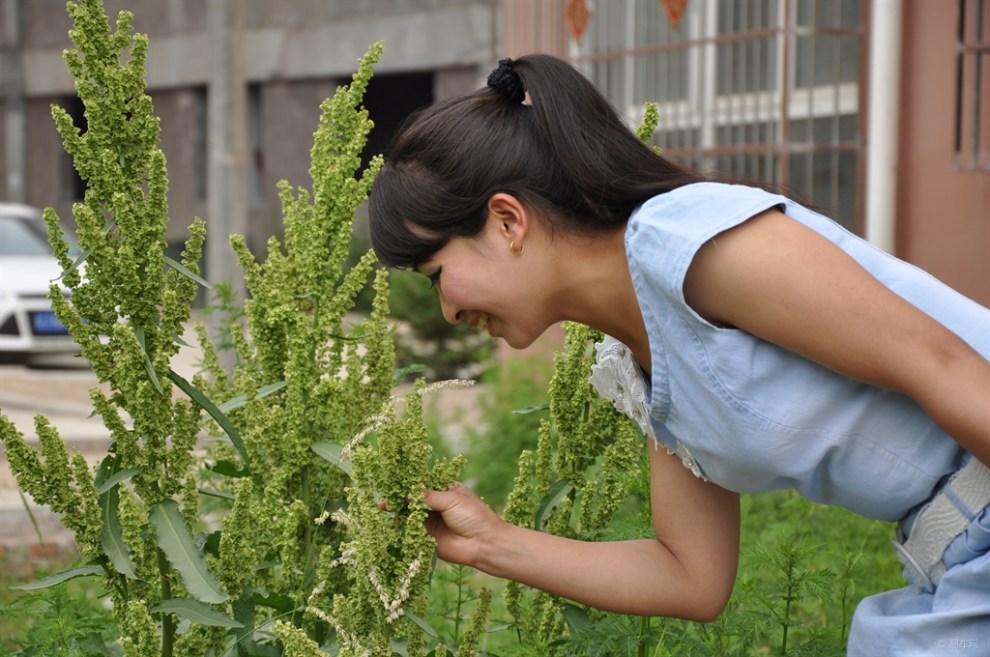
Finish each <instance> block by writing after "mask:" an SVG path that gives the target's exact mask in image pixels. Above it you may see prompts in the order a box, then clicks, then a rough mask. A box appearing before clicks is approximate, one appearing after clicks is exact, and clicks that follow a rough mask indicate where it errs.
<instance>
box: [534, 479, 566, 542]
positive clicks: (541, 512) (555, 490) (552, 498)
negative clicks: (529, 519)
mask: <svg viewBox="0 0 990 657" xmlns="http://www.w3.org/2000/svg"><path fill="white" fill-rule="evenodd" d="M573 490H574V484H571V483H569V482H568V481H567V480H565V479H561V480H560V481H558V482H556V483H554V484H553V485H552V486H550V490H548V491H547V494H546V495H544V496H543V499H542V500H540V506H539V507H537V510H536V516H535V518H534V520H533V529H537V530H539V531H543V528H544V527H545V526H546V524H547V520H549V519H550V514H551V513H553V510H554V509H556V508H557V507H558V506H560V503H561V502H563V501H564V498H565V497H567V495H569V494H570V492H571V491H573Z"/></svg>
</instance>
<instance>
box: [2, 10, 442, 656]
mask: <svg viewBox="0 0 990 657" xmlns="http://www.w3.org/2000/svg"><path fill="white" fill-rule="evenodd" d="M68 8H69V13H70V15H71V17H72V19H73V23H74V28H73V30H72V31H71V33H70V36H71V37H72V40H73V43H74V44H75V50H72V51H68V52H67V53H66V63H67V65H68V68H69V70H70V72H71V73H72V74H73V76H74V78H75V80H76V88H77V91H78V93H79V97H80V98H81V100H82V101H83V104H84V107H85V112H86V118H87V125H88V130H87V132H86V133H85V134H80V133H79V132H78V131H77V130H76V129H75V128H74V127H73V125H72V122H71V119H70V118H69V116H68V114H66V112H65V111H63V110H61V109H60V108H57V107H55V108H53V115H54V117H55V121H56V125H57V127H58V129H59V132H60V134H61V135H62V138H63V140H64V143H65V147H66V149H67V150H68V152H69V153H70V154H71V155H72V156H73V160H74V164H75V166H76V168H77V170H78V171H79V173H80V175H81V176H82V177H83V178H85V179H86V180H87V191H86V194H85V199H84V202H83V203H80V204H76V205H75V206H74V208H73V213H74V215H75V218H76V222H77V225H78V231H77V232H78V236H79V244H80V246H81V247H82V248H83V252H82V255H81V256H80V257H78V258H76V259H75V260H72V259H70V256H69V253H68V249H67V247H66V245H65V242H64V240H63V239H62V238H61V234H60V230H59V228H58V218H57V217H56V216H55V214H54V212H53V211H52V210H50V209H49V210H47V211H46V220H47V222H48V225H49V231H50V239H51V241H52V242H53V244H54V245H55V250H56V253H57V254H58V256H59V258H60V260H61V262H62V265H63V270H64V274H63V279H64V283H65V285H66V286H67V287H68V288H69V289H70V290H71V291H72V295H71V299H70V300H66V299H64V298H63V297H62V296H61V294H60V292H59V289H58V287H56V286H53V288H52V303H53V307H54V309H55V311H56V313H57V315H58V317H59V318H60V320H61V321H62V322H63V323H64V324H65V325H66V326H67V327H68V328H69V330H70V332H71V333H72V335H73V336H74V337H75V339H76V340H77V342H79V344H80V346H81V349H82V353H83V355H84V356H85V357H86V358H88V359H89V361H90V362H91V364H92V368H93V371H94V373H95V374H96V375H97V377H98V378H99V380H100V381H101V382H104V383H106V384H109V389H110V391H111V392H110V394H108V395H104V394H103V393H101V392H99V391H98V390H96V391H94V392H93V393H92V398H93V403H94V407H95V409H96V412H97V413H98V414H99V415H100V416H101V417H102V418H103V420H104V423H105V424H106V426H107V430H108V432H109V434H110V436H111V439H112V443H111V447H110V449H109V453H108V454H107V456H106V458H105V459H104V460H103V461H102V463H101V464H100V466H99V467H98V468H97V469H96V471H95V472H92V471H90V469H89V467H88V466H87V464H86V462H85V461H84V460H83V458H82V457H81V456H80V455H79V454H76V453H74V454H69V453H68V451H67V450H66V447H65V444H64V443H63V441H62V440H61V439H60V437H59V436H58V434H57V431H56V430H55V429H54V427H52V426H51V424H50V423H49V422H48V421H47V420H46V419H45V418H44V417H41V416H38V417H37V418H36V427H35V429H36V433H37V434H38V436H39V438H40V442H41V449H40V451H39V450H36V449H35V448H33V447H31V446H30V445H29V444H28V443H27V442H26V441H25V440H24V437H23V436H22V435H21V434H20V433H19V432H18V431H17V429H16V427H14V425H13V424H12V423H11V422H10V421H9V419H8V418H6V417H5V416H4V417H0V437H2V440H3V442H4V447H5V450H6V453H7V455H8V457H9V459H10V464H11V469H12V471H13V472H14V474H15V476H16V478H17V481H18V484H19V486H20V487H21V488H22V489H23V490H25V491H26V492H28V493H29V494H30V495H31V496H32V497H34V499H35V500H37V501H38V502H40V503H43V504H47V505H48V506H50V507H51V508H52V509H53V510H54V511H56V512H60V513H62V514H63V522H64V524H65V525H66V526H67V527H68V528H69V529H72V530H73V531H74V532H75V536H76V542H77V544H78V545H79V548H80V550H81V553H82V556H83V559H84V565H82V566H79V567H77V568H75V569H71V570H70V571H66V572H64V573H61V574H59V575H58V576H57V577H54V578H53V579H51V580H47V581H44V582H41V584H40V585H46V584H55V583H56V582H57V581H60V580H63V579H67V578H70V577H99V578H100V579H101V580H102V581H103V583H104V585H105V586H106V588H107V589H108V591H109V592H110V598H111V601H112V613H113V616H114V618H115V619H116V624H117V627H118V629H119V632H120V641H119V645H120V648H121V649H122V651H123V654H124V655H126V656H128V657H130V656H134V657H137V656H141V657H150V656H152V655H156V656H157V655H161V656H162V657H172V656H173V655H176V656H178V655H190V656H191V655H196V656H197V657H202V656H203V655H235V654H236V655H239V656H241V655H258V654H264V655H271V654H285V655H290V656H291V655H309V654H318V653H319V651H320V650H321V649H322V648H321V646H324V645H326V646H330V645H336V646H337V647H338V648H340V649H341V651H342V652H341V654H374V655H383V654H385V655H390V654H391V651H392V647H391V642H393V641H400V642H401V641H404V642H406V646H405V648H404V650H405V651H406V654H410V655H414V654H422V653H423V652H424V649H423V648H422V646H423V645H424V644H425V642H426V634H425V631H424V629H423V628H422V627H420V625H419V624H417V623H416V622H414V621H413V620H410V619H411V618H413V617H414V616H413V614H412V613H411V609H413V608H415V609H418V610H419V611H420V613H423V609H422V608H423V605H424V602H423V588H424V587H425V585H426V583H427V580H428V578H429V571H430V568H429V566H430V561H431V559H430V556H431V554H432V539H431V538H429V536H428V535H427V534H426V531H425V526H424V523H423V519H424V517H425V513H426V512H425V509H424V508H423V506H422V503H418V504H417V503H415V502H408V503H404V502H403V500H407V499H408V500H414V499H418V498H419V494H420V491H421V490H422V489H423V487H424V486H427V485H429V486H437V487H443V486H445V485H448V484H449V483H450V482H451V481H452V480H453V478H454V477H456V476H458V474H459V463H456V462H455V463H452V464H447V463H445V462H437V463H436V464H433V463H431V461H432V457H431V450H430V448H429V446H428V445H427V444H426V443H425V434H426V431H425V428H424V426H423V422H422V406H421V401H420V399H419V398H420V396H421V395H422V394H423V393H424V392H428V389H424V388H422V387H420V388H417V389H416V391H415V392H414V393H413V394H412V395H411V396H410V397H409V399H408V401H407V403H406V408H405V412H404V413H400V412H399V411H398V410H397V409H396V406H397V405H398V404H399V402H398V401H396V400H393V399H392V398H391V397H390V391H391V387H392V384H393V379H394V376H395V373H394V363H393V358H394V356H393V349H392V343H391V335H390V329H389V327H388V325H387V313H388V303H387V289H388V286H387V279H386V273H385V272H384V271H379V272H378V273H377V274H376V276H375V280H374V284H373V289H374V291H375V294H374V301H373V304H372V310H371V313H370V316H369V317H368V318H367V320H366V321H363V322H361V323H359V324H356V325H348V323H347V316H348V311H349V310H350V309H351V308H352V307H353V305H354V299H355V296H356V295H357V294H358V292H359V291H361V289H362V288H364V287H365V286H366V285H367V280H368V277H369V275H370V274H371V272H372V266H373V262H374V257H373V255H372V254H371V253H366V254H365V255H364V256H363V257H362V258H361V259H360V260H359V261H358V262H357V263H356V264H355V265H354V266H352V267H350V268H347V267H345V265H344V263H345V262H346V257H347V253H348V250H349V243H350V234H351V223H352V220H353V217H354V213H355V209H356V208H357V206H358V205H360V204H361V203H362V202H363V201H364V200H365V198H366V197H367V191H368V189H369V186H370V184H371V181H372V180H373V178H374V174H375V172H376V171H377V168H378V166H379V165H380V160H376V161H373V162H372V164H371V165H370V167H369V168H368V170H366V171H365V172H364V173H363V174H361V175H357V174H358V170H359V168H360V153H361V150H362V147H363V144H364V142H365V139H366V136H367V134H368V131H369V130H370V129H371V127H372V126H371V122H370V121H369V120H368V116H367V112H366V111H365V110H364V109H363V108H361V98H362V95H363V93H364V89H365V87H366V85H367V83H368V80H369V79H370V77H371V72H372V66H373V65H374V63H375V62H376V61H377V59H378V57H379V55H380V53H381V49H382V46H381V44H377V45H375V46H373V47H372V48H371V50H370V51H369V52H368V54H367V55H366V56H365V57H364V58H363V59H362V60H361V61H360V62H359V67H358V72H357V73H356V74H355V76H354V78H353V81H352V82H351V84H350V85H347V86H343V87H341V88H339V89H338V91H337V93H336V94H335V96H334V98H333V99H329V100H328V101H326V102H324V103H323V104H322V106H321V118H320V123H319V126H318V128H317V131H316V133H315V135H314V145H313V149H312V153H311V157H312V164H311V168H310V174H311V177H312V180H313V187H312V191H311V192H310V191H307V190H305V189H301V188H300V189H296V190H293V189H292V188H290V186H289V184H288V183H286V182H283V183H281V184H280V187H279V189H280V197H281V201H282V205H283V215H284V235H285V237H284V241H283V242H281V243H279V242H278V241H277V240H275V239H272V240H271V241H270V242H269V244H268V248H267V253H268V255H267V259H266V261H265V262H263V263H259V262H256V261H255V259H254V257H253V255H252V254H251V253H250V252H249V250H248V248H247V246H246V244H245V241H244V239H243V238H242V237H239V236H234V237H233V238H232V240H231V242H232V246H233V248H234V250H235V252H236V254H237V256H238V259H239V262H240V263H241V265H242V267H243V269H244V272H245V273H244V275H245V279H246V283H247V288H248V290H249V293H250V299H249V300H248V301H247V302H246V303H245V306H244V312H243V318H244V321H245V322H246V324H242V323H241V322H240V321H238V318H239V317H238V314H237V313H228V316H230V317H232V321H231V322H230V323H229V324H228V325H227V326H226V327H224V329H223V330H222V332H221V335H220V341H221V346H222V347H228V346H229V347H230V348H231V349H232V350H233V352H234V354H235V359H234V360H235V364H234V365H233V367H232V370H231V371H229V372H228V371H227V370H225V369H224V368H223V367H221V366H220V358H219V352H218V348H217V347H215V346H214V345H213V344H212V343H211V342H210V340H209V339H208V337H209V336H208V335H207V332H206V329H205V327H203V326H202V325H199V326H198V327H197V331H198V335H199V338H200V342H201V347H202V349H203V354H204V361H203V366H204V368H205V371H204V372H203V373H201V374H198V375H196V376H195V377H193V378H192V380H187V379H186V378H184V377H183V376H182V375H181V374H179V373H178V372H176V371H175V370H174V369H172V367H171V364H170V361H171V358H172V356H174V355H175V354H176V352H177V351H178V348H179V346H178V344H177V343H176V336H177V335H178V334H179V333H180V332H181V328H182V327H183V325H184V324H185V323H186V322H187V321H189V319H190V305H191V303H192V300H193V298H194V297H195V295H196V291H197V286H198V285H200V284H205V282H204V281H202V279H201V278H200V277H199V273H198V265H197V263H198V261H199V258H200V254H201V247H202V244H203V240H204V237H205V226H204V222H202V221H201V220H198V219H197V220H196V221H195V222H194V223H193V224H192V226H191V227H190V236H189V239H188V240H187V242H186V247H185V251H184V252H183V256H182V261H181V262H176V261H174V260H172V259H170V258H168V257H166V256H165V254H164V251H165V240H164V235H165V227H166V223H167V221H168V210H167V202H166V195H167V177H166V167H165V159H164V156H163V154H162V152H161V150H160V149H159V148H158V147H157V143H158V137H159V131H158V119H157V118H156V117H155V116H154V113H153V108H152V104H151V100H150V98H149V97H148V96H147V95H146V94H145V92H144V87H145V83H144V69H145V58H146V54H147V45H148V42H147V38H146V37H145V36H143V35H133V36H132V35H131V34H130V33H131V16H130V14H129V13H127V12H121V13H120V15H119V17H118V19H117V25H116V30H115V31H111V29H110V24H109V20H108V19H107V17H106V16H105V15H104V12H103V7H102V3H101V2H100V0H80V1H79V2H76V3H70V4H69V6H68ZM219 304H220V306H221V307H222V308H224V307H226V308H230V307H231V306H232V305H233V304H234V301H233V300H232V299H230V298H229V295H227V296H223V295H222V294H221V296H220V301H219ZM204 411H205V413H204ZM355 436H360V437H361V440H360V441H357V440H355ZM204 438H205V440H204ZM203 454H205V458H204V457H203ZM328 460H329V461H330V462H328ZM379 496H382V497H384V499H386V500H388V501H389V502H390V511H389V512H388V513H383V512H382V511H381V510H380V508H379V506H378V499H379ZM339 564H345V565H346V566H347V568H346V569H345V572H342V571H341V569H339V568H336V566H337V565H339ZM386 603H387V604H386ZM407 612H408V613H407ZM107 650H109V649H107ZM348 651H349V652H348ZM98 652H99V653H100V654H106V651H105V650H103V649H101V650H99V651H98Z"/></svg>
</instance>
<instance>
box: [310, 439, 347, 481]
mask: <svg viewBox="0 0 990 657" xmlns="http://www.w3.org/2000/svg"><path fill="white" fill-rule="evenodd" d="M310 449H312V450H313V451H314V452H316V453H317V454H319V455H320V456H322V457H323V458H325V459H326V460H327V461H330V462H331V463H333V464H334V465H335V466H337V467H338V468H340V471H341V472H343V473H344V474H346V475H347V476H348V477H352V478H353V477H354V468H353V467H352V466H351V461H350V459H346V458H344V455H343V452H344V448H343V447H342V446H341V445H335V444H334V443H329V442H327V441H325V440H321V441H320V442H316V443H313V444H312V445H310Z"/></svg>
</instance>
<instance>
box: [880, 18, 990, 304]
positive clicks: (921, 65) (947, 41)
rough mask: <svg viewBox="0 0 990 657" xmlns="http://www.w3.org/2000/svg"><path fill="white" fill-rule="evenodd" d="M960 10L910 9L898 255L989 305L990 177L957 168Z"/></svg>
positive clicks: (988, 104)
mask: <svg viewBox="0 0 990 657" xmlns="http://www.w3.org/2000/svg"><path fill="white" fill-rule="evenodd" d="M958 10H959V3H957V2H945V3H942V2H907V3H905V4H904V36H903V40H902V42H903V43H904V45H905V48H904V51H903V59H902V75H901V80H902V89H901V104H900V106H901V123H900V139H899V141H900V150H899V153H898V176H897V181H896V183H897V255H898V256H900V257H901V258H904V259H906V260H909V261H910V262H913V263H914V264H916V265H918V266H919V267H921V268H922V269H925V270H926V271H928V272H931V273H932V274H934V275H935V276H936V277H938V278H940V279H941V280H943V281H945V282H946V283H947V284H949V285H950V286H952V287H954V288H956V289H957V290H959V291H960V292H962V293H963V294H965V295H967V296H969V297H970V298H972V299H975V300H977V301H979V302H980V303H982V304H984V305H990V171H988V170H987V169H986V168H979V167H977V168H976V169H975V170H965V168H962V167H959V166H958V163H955V162H954V161H953V150H954V149H953V145H954V142H955V132H954V131H955V112H956V105H955V103H956V93H957V78H956V34H957V29H958V24H959V16H958ZM987 77H990V76H987ZM988 88H990V86H988V85H987V80H985V81H984V86H983V91H982V93H983V94H984V95H983V107H984V111H985V112H990V94H988V91H987V90H988ZM983 120H984V121H986V118H985V117H984V119H983ZM987 125H990V124H987ZM984 130H985V131H986V127H984ZM893 182H894V181H891V184H893Z"/></svg>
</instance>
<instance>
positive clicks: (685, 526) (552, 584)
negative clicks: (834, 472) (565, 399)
mask: <svg viewBox="0 0 990 657" xmlns="http://www.w3.org/2000/svg"><path fill="white" fill-rule="evenodd" d="M649 449H650V472H651V484H652V485H651V489H652V493H651V494H652V496H653V502H652V507H653V520H654V528H655V529H656V532H657V537H656V538H650V539H641V540H631V541H604V542H600V543H599V542H589V541H580V540H575V539H571V538H564V537H562V536H554V535H552V534H546V533H544V532H540V531H536V530H534V529H530V528H528V527H519V526H516V525H513V524H511V523H508V522H506V521H504V520H503V519H502V518H500V517H499V516H498V515H497V514H496V513H495V512H494V511H492V509H491V508H489V507H488V505H487V504H485V503H484V502H483V501H481V500H480V499H479V498H478V497H477V496H476V495H475V494H474V493H472V492H471V491H470V490H469V489H468V487H467V486H465V485H464V484H457V485H455V486H454V487H453V488H451V489H450V490H447V491H426V492H425V494H424V501H425V502H426V505H427V506H428V507H430V509H432V511H431V513H430V518H429V520H428V521H427V530H428V531H429V532H430V534H431V535H432V536H433V537H434V538H435V539H436V541H437V553H438V554H439V556H440V558H441V559H443V560H444V561H450V562H453V563H458V564H463V565H466V566H471V567H472V568H477V569H478V570H480V571H482V572H485V573H488V574H489V575H494V576H495V577H503V578H508V579H512V580H515V581H517V582H520V583H522V584H525V585H527V586H534V587H536V588H538V589H541V590H543V591H547V592H548V593H551V594H553V595H559V596H562V597H565V598H568V599H570V600H574V601H577V602H580V603H582V604H586V605H590V606H592V607H597V608H599V609H604V610H607V611H614V612H617V613H622V614H636V615H648V616H654V615H655V616H676V617H679V618H689V619H692V620H699V621H709V620H711V619H713V618H715V617H716V616H718V614H719V613H720V612H721V611H722V608H723V607H724V606H725V603H726V600H728V598H729V594H730V593H731V591H732V584H733V582H734V581H735V576H736V562H737V558H738V552H739V496H738V495H737V494H736V493H730V492H729V491H726V490H723V489H721V488H719V487H718V486H715V485H714V484H710V483H708V482H704V481H702V480H701V479H698V478H696V477H695V476H694V475H693V474H691V472H690V471H689V470H688V469H687V468H685V467H684V466H683V465H681V462H680V459H678V458H677V457H674V456H669V455H667V453H666V452H665V451H664V450H660V449H655V448H649Z"/></svg>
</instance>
